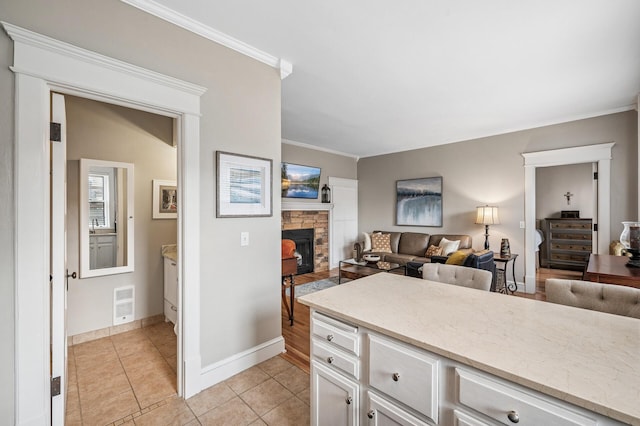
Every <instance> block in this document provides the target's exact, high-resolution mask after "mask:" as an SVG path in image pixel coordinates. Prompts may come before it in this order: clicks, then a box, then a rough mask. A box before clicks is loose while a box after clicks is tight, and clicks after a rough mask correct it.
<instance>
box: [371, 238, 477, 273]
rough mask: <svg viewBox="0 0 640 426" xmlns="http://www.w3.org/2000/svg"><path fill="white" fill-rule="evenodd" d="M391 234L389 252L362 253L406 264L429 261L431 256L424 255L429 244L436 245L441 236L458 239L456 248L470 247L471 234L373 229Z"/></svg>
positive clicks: (469, 248)
mask: <svg viewBox="0 0 640 426" xmlns="http://www.w3.org/2000/svg"><path fill="white" fill-rule="evenodd" d="M373 232H374V233H375V232H382V233H383V234H391V236H390V240H391V253H383V252H374V251H371V250H368V251H364V252H363V254H377V255H379V256H380V259H381V260H383V261H385V262H393V263H399V264H400V265H406V264H407V262H418V263H430V262H431V258H428V257H425V254H426V252H427V249H428V248H429V246H432V245H434V246H437V245H438V244H440V240H442V238H446V239H447V240H450V241H455V240H459V241H460V245H459V246H458V250H468V252H469V253H471V252H473V249H472V248H471V243H472V240H471V236H469V235H463V234H423V233H420V232H389V231H373Z"/></svg>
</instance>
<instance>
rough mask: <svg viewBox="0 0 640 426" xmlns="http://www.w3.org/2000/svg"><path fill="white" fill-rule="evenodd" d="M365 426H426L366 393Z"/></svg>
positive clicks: (415, 418) (389, 403) (390, 403)
mask: <svg viewBox="0 0 640 426" xmlns="http://www.w3.org/2000/svg"><path fill="white" fill-rule="evenodd" d="M365 409H366V412H367V417H366V419H367V424H368V425H370V426H398V425H401V426H427V425H429V424H430V423H427V422H425V421H423V420H420V419H419V418H417V417H416V416H414V415H413V414H410V413H409V412H407V411H406V410H404V409H403V408H401V407H399V406H398V405H396V404H394V403H392V402H390V401H387V400H386V399H384V398H382V397H380V396H378V395H376V394H375V393H373V392H371V391H369V392H367V406H366V407H365Z"/></svg>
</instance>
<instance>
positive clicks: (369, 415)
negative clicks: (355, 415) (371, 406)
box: [367, 410, 376, 419]
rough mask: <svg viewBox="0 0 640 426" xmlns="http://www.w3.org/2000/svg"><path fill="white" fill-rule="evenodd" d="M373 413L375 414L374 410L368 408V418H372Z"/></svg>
mask: <svg viewBox="0 0 640 426" xmlns="http://www.w3.org/2000/svg"><path fill="white" fill-rule="evenodd" d="M375 415H376V412H375V411H373V410H369V412H368V413H367V417H369V418H370V419H372V418H373V416H375Z"/></svg>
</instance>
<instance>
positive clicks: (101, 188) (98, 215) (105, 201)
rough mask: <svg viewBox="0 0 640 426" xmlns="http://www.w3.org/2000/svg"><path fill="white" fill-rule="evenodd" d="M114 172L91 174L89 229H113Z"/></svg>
mask: <svg viewBox="0 0 640 426" xmlns="http://www.w3.org/2000/svg"><path fill="white" fill-rule="evenodd" d="M113 180H114V174H113V171H112V170H109V171H104V172H102V171H100V172H96V171H94V172H91V173H89V228H91V229H95V228H113V227H114V225H113V223H112V217H113V215H112V214H111V212H112V210H113V208H114V206H113V201H112V199H111V190H110V189H111V186H112V184H113Z"/></svg>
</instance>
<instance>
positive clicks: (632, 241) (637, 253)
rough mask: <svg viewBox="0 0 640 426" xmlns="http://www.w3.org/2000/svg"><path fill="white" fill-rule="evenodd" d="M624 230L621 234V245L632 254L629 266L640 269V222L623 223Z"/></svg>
mask: <svg viewBox="0 0 640 426" xmlns="http://www.w3.org/2000/svg"><path fill="white" fill-rule="evenodd" d="M622 225H623V226H624V229H623V230H622V234H620V243H621V244H622V245H623V246H624V249H625V251H626V252H627V253H629V254H631V258H630V259H629V262H627V266H632V267H635V268H640V222H622Z"/></svg>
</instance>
